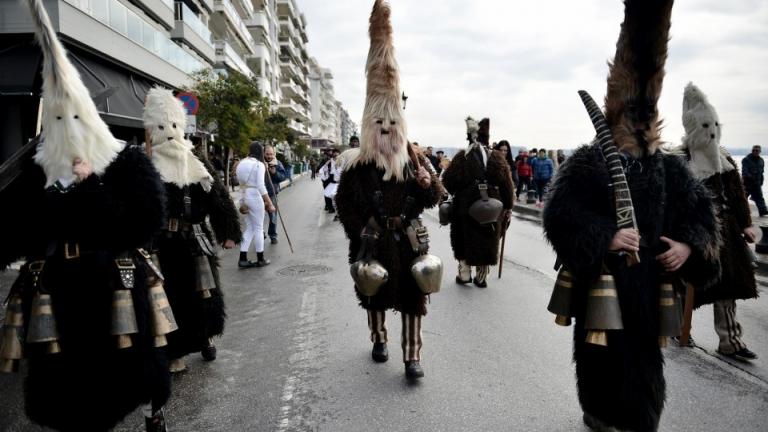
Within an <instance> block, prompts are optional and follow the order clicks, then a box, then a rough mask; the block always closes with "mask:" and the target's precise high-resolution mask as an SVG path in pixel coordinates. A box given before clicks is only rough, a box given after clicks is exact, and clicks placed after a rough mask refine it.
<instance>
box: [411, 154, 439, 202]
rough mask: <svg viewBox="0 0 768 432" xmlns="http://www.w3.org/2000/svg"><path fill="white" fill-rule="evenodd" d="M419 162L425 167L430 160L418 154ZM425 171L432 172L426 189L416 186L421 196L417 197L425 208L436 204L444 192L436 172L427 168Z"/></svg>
mask: <svg viewBox="0 0 768 432" xmlns="http://www.w3.org/2000/svg"><path fill="white" fill-rule="evenodd" d="M419 163H420V164H421V165H422V166H424V167H425V168H426V167H427V166H428V165H429V164H430V163H431V162H430V161H429V159H427V158H426V157H425V156H423V155H419ZM427 171H429V172H431V173H432V174H431V178H432V181H431V183H430V185H429V187H428V188H426V189H424V188H422V187H418V188H416V189H417V190H418V191H419V192H420V195H421V196H420V197H419V198H420V201H421V205H423V206H424V208H425V209H427V208H432V207H434V206H436V205H437V204H438V203H439V202H440V199H441V198H442V197H443V195H444V194H445V189H443V185H442V184H441V183H440V179H439V178H438V177H437V174H436V173H435V172H434V170H431V171H430V170H429V169H428V168H427Z"/></svg>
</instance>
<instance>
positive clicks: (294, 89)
mask: <svg viewBox="0 0 768 432" xmlns="http://www.w3.org/2000/svg"><path fill="white" fill-rule="evenodd" d="M280 88H282V89H283V93H284V94H285V95H287V96H290V97H301V96H302V94H303V90H302V89H301V87H299V86H298V85H296V83H294V82H293V81H290V80H289V81H283V82H281V83H280Z"/></svg>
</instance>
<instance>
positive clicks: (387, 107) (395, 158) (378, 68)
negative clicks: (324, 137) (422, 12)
mask: <svg viewBox="0 0 768 432" xmlns="http://www.w3.org/2000/svg"><path fill="white" fill-rule="evenodd" d="M391 13H392V11H391V9H390V6H389V3H388V2H386V1H384V0H375V2H374V4H373V10H372V11H371V18H370V29H369V35H370V38H371V47H370V50H369V52H368V61H367V63H366V77H367V86H366V100H365V108H364V110H363V123H362V125H361V132H362V133H361V140H360V153H359V155H358V157H357V158H356V159H355V160H353V161H352V162H351V163H350V166H351V167H354V166H355V165H357V164H358V163H367V162H373V163H375V164H376V166H377V167H378V168H381V169H383V170H384V177H383V179H384V180H385V181H386V180H389V179H391V178H394V179H396V180H398V181H403V180H404V179H405V174H404V171H405V167H406V165H407V164H408V160H409V156H408V128H407V126H406V122H405V117H404V115H403V108H402V106H401V103H400V93H401V92H400V75H399V70H398V66H397V60H395V47H394V45H393V42H392V24H391V22H390V15H391Z"/></svg>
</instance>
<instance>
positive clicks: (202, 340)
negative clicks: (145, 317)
mask: <svg viewBox="0 0 768 432" xmlns="http://www.w3.org/2000/svg"><path fill="white" fill-rule="evenodd" d="M209 171H211V170H210V167H209ZM213 175H214V179H215V180H214V182H213V185H212V188H211V190H210V191H208V192H206V191H205V190H204V189H203V187H202V185H201V184H199V183H196V184H192V185H189V186H187V188H186V189H187V195H188V196H189V198H190V201H191V206H190V214H189V215H188V216H187V217H185V211H184V195H185V191H184V188H181V187H179V186H177V185H176V184H172V183H165V190H166V209H167V217H168V219H169V220H170V219H175V220H178V221H180V223H181V225H182V228H181V229H180V230H178V231H176V232H171V231H169V230H168V229H167V228H168V227H166V229H164V230H163V232H162V233H160V235H159V236H158V237H157V240H156V241H155V244H154V245H155V248H156V250H157V257H158V259H159V262H160V268H161V270H162V272H163V275H164V276H165V284H164V285H165V291H166V294H167V295H168V300H169V302H170V304H171V308H172V309H173V314H174V317H175V318H176V323H177V324H178V325H179V329H178V330H176V331H175V332H173V333H171V334H169V335H168V336H167V339H168V346H167V347H166V352H167V353H168V357H169V358H170V359H177V358H180V357H183V356H185V355H187V354H189V353H193V352H198V351H200V350H202V349H203V348H205V347H206V346H207V345H208V339H209V338H210V337H213V336H220V335H221V334H222V333H223V332H224V323H225V320H226V310H225V306H224V294H223V291H222V289H221V281H220V279H219V273H218V267H219V263H218V257H217V256H210V257H207V258H204V263H203V266H207V268H205V270H204V271H206V272H208V271H209V270H208V269H210V272H211V274H212V276H213V282H214V285H215V289H212V290H211V291H210V293H211V297H209V298H206V299H203V298H202V297H201V294H200V292H198V291H197V286H198V285H199V284H200V283H201V279H204V278H202V275H201V268H200V266H199V263H198V261H199V260H200V258H201V257H204V254H203V251H202V249H201V248H200V245H199V243H198V242H197V240H196V239H195V237H194V235H193V234H192V233H191V232H189V230H185V229H184V228H183V225H184V224H199V225H200V226H201V227H202V228H203V231H204V232H205V235H206V237H207V238H208V239H209V241H210V242H211V244H212V245H216V244H220V243H223V242H225V241H226V240H234V241H236V242H238V243H239V242H240V239H241V238H242V233H241V230H240V219H239V217H238V213H237V210H236V209H235V205H234V203H233V202H232V198H230V196H229V193H227V190H226V187H225V186H224V185H223V184H222V182H221V181H220V179H219V178H218V177H217V176H216V175H215V174H213ZM208 220H209V221H210V225H209V224H208V223H207V221H208ZM211 229H212V231H211Z"/></svg>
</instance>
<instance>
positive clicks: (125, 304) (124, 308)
mask: <svg viewBox="0 0 768 432" xmlns="http://www.w3.org/2000/svg"><path fill="white" fill-rule="evenodd" d="M138 332H139V326H138V323H137V322H136V311H135V310H134V307H133V295H132V293H131V291H130V290H127V289H119V290H115V291H114V292H113V293H112V335H113V336H116V337H117V347H118V348H119V349H125V348H130V347H131V346H133V342H132V341H131V337H130V336H129V335H132V334H136V333H138Z"/></svg>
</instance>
